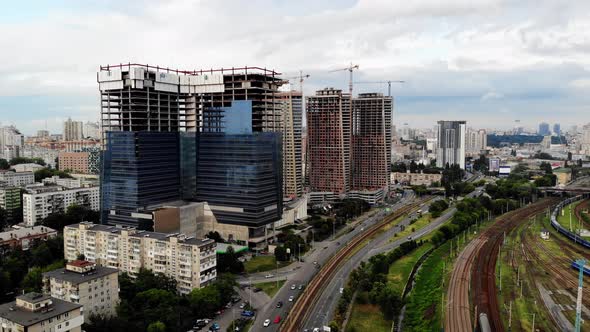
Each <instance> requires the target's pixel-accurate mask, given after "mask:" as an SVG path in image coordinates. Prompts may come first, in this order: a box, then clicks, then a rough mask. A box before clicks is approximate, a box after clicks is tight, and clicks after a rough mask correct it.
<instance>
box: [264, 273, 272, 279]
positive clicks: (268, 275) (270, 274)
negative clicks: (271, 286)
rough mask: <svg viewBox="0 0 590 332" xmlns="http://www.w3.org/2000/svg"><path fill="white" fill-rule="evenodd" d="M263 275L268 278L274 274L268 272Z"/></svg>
mask: <svg viewBox="0 0 590 332" xmlns="http://www.w3.org/2000/svg"><path fill="white" fill-rule="evenodd" d="M264 277H265V278H267V279H268V278H272V277H274V275H273V274H272V273H269V274H267V275H265V276H264Z"/></svg>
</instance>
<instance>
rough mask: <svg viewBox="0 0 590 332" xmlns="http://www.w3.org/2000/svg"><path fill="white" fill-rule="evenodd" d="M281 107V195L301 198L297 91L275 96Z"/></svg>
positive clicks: (300, 101) (300, 116)
mask: <svg viewBox="0 0 590 332" xmlns="http://www.w3.org/2000/svg"><path fill="white" fill-rule="evenodd" d="M277 96H278V97H279V98H280V100H281V105H282V121H281V125H282V130H281V132H282V133H283V195H285V197H289V198H296V197H301V194H302V193H303V171H302V154H301V153H302V151H301V126H302V123H301V121H302V94H301V92H298V91H289V92H282V93H279V94H278V95H277Z"/></svg>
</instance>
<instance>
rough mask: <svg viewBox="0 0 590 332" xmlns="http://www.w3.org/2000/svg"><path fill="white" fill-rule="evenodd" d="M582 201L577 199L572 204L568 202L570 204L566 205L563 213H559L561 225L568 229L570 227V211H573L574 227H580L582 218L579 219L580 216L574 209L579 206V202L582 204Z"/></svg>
mask: <svg viewBox="0 0 590 332" xmlns="http://www.w3.org/2000/svg"><path fill="white" fill-rule="evenodd" d="M580 202H581V201H577V202H574V203H572V204H568V205H566V206H564V208H563V209H562V213H560V214H558V215H557V222H558V223H559V224H560V225H561V226H563V227H565V228H567V229H570V212H571V214H572V228H574V229H577V228H578V227H579V225H580V220H578V218H577V217H576V214H575V213H574V210H575V208H576V206H578V204H580ZM562 214H563V215H562Z"/></svg>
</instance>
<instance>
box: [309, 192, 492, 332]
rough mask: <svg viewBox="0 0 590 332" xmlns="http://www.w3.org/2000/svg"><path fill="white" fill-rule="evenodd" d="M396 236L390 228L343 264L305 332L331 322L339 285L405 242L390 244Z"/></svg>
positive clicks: (426, 231) (396, 229) (437, 224)
mask: <svg viewBox="0 0 590 332" xmlns="http://www.w3.org/2000/svg"><path fill="white" fill-rule="evenodd" d="M481 192H482V188H477V189H476V190H475V191H474V192H472V193H470V194H469V195H467V197H475V196H478V195H480V194H481ZM429 205H430V204H428V203H427V204H425V205H424V206H423V207H422V210H423V211H426V210H427V209H428V207H429ZM455 211H456V209H455V208H450V209H448V210H447V211H446V212H445V213H444V214H443V215H441V216H440V217H439V218H437V219H436V220H435V221H433V222H431V223H429V224H428V225H426V226H425V227H424V228H422V229H420V230H417V231H416V232H413V233H412V234H411V235H409V236H410V237H411V238H412V239H419V238H421V237H423V236H425V235H427V234H430V233H431V232H432V231H434V230H436V229H437V228H438V227H440V226H441V225H442V224H443V223H445V222H446V221H448V220H449V219H450V218H451V217H452V216H453V215H454V214H455ZM412 218H413V214H410V215H409V216H408V217H407V218H405V219H404V220H402V221H401V222H400V224H399V225H404V226H408V225H409V223H410V220H411V219H412ZM398 232H400V227H398V226H397V227H392V228H391V229H389V230H388V231H387V232H384V233H382V234H380V235H379V236H378V237H377V238H375V239H374V240H372V241H371V243H370V244H368V245H366V246H365V247H363V248H362V249H361V250H359V251H358V252H357V253H356V254H355V255H354V256H353V257H352V258H351V259H350V260H349V261H348V262H347V263H346V264H344V265H343V266H342V267H341V268H340V269H339V270H338V271H337V272H336V275H335V276H334V279H333V280H334V282H332V283H330V284H328V286H327V287H326V288H325V289H324V291H323V292H322V294H321V296H320V298H319V299H318V301H317V302H316V304H315V306H314V307H313V308H310V312H312V314H311V315H310V316H308V321H307V322H305V325H304V326H305V328H306V329H309V330H310V331H312V330H313V328H315V327H319V328H321V327H322V326H327V325H328V323H329V322H330V321H331V320H332V315H333V313H334V310H335V308H336V305H337V304H338V300H339V299H340V292H339V289H340V288H341V287H343V283H344V282H345V281H346V279H347V278H348V276H349V275H350V273H351V272H352V270H353V269H354V268H356V267H357V266H358V265H360V263H361V261H368V260H369V258H371V257H372V256H375V255H377V254H380V253H385V252H389V251H391V250H393V249H395V248H397V247H399V246H400V245H401V244H402V243H404V242H406V241H408V239H407V238H400V239H398V240H395V241H392V242H390V241H389V240H390V239H391V238H393V236H394V234H395V233H398Z"/></svg>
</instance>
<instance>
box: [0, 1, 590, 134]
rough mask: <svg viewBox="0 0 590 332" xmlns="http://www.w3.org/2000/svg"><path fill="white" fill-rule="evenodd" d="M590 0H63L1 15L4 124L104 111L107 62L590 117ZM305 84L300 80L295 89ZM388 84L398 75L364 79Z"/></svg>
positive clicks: (477, 122)
mask: <svg viewBox="0 0 590 332" xmlns="http://www.w3.org/2000/svg"><path fill="white" fill-rule="evenodd" d="M589 31H590V1H587V0H584V1H575V0H569V1H546V0H534V1H533V0H518V1H503V0H477V1H473V0H447V1H440V0H423V1H420V0H415V1H390V0H358V1H355V0H342V1H335V0H331V1H327V0H323V1H317V0H298V1H291V0H250V1H243V0H241V1H239V0H229V1H225V0H199V1H187V0H167V1H151V0H143V1H140V0H127V1H117V0H85V1H79V0H75V1H70V0H53V1H44V0H37V1H27V0H21V1H11V2H7V3H6V4H3V7H2V11H0V45H2V46H1V47H0V122H1V123H2V124H3V125H10V124H14V125H16V126H17V128H19V129H20V130H21V131H22V132H24V133H25V134H34V133H35V132H36V130H38V129H45V128H47V129H49V130H50V131H52V132H54V133H60V132H61V126H62V122H63V121H64V120H65V119H67V118H68V117H71V118H72V119H74V120H80V121H98V119H99V116H100V112H99V91H98V84H97V83H96V72H97V70H98V68H99V66H100V65H107V64H119V63H127V62H131V63H133V62H136V63H146V64H153V65H160V66H163V67H170V68H179V69H207V68H219V67H232V66H234V67H238V66H244V65H248V66H259V67H266V68H273V69H275V70H276V71H279V72H281V73H283V75H284V77H293V76H296V75H298V74H299V71H300V70H301V71H303V73H304V74H309V75H310V77H309V78H308V79H307V80H306V81H305V82H304V87H303V88H304V92H305V94H307V95H309V94H313V93H314V91H315V90H318V89H321V88H324V87H327V86H329V87H336V88H341V89H343V90H347V89H348V72H346V71H336V72H331V71H332V70H335V69H340V68H345V67H347V66H348V65H349V64H350V63H353V64H358V65H359V70H358V71H355V72H354V81H359V82H367V81H368V82H373V81H385V80H405V81H406V83H403V84H396V83H394V84H393V85H392V94H393V96H394V100H395V102H394V105H395V106H394V124H395V125H396V126H398V127H401V126H402V125H403V124H405V123H407V124H408V125H410V126H412V127H433V126H434V125H435V123H436V121H437V120H443V119H444V120H467V122H468V125H469V126H472V127H474V128H511V127H513V126H514V124H515V121H516V120H520V123H521V124H522V125H524V126H526V127H530V128H536V127H537V125H538V123H539V122H542V121H545V122H549V123H551V124H553V123H556V122H559V123H561V125H562V128H567V127H568V126H570V125H574V124H575V125H582V124H585V123H588V122H590V33H589ZM294 88H298V85H295V86H294ZM354 91H355V93H358V92H374V91H377V92H383V93H387V84H383V83H374V84H373V83H364V84H360V83H359V84H356V85H354Z"/></svg>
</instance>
